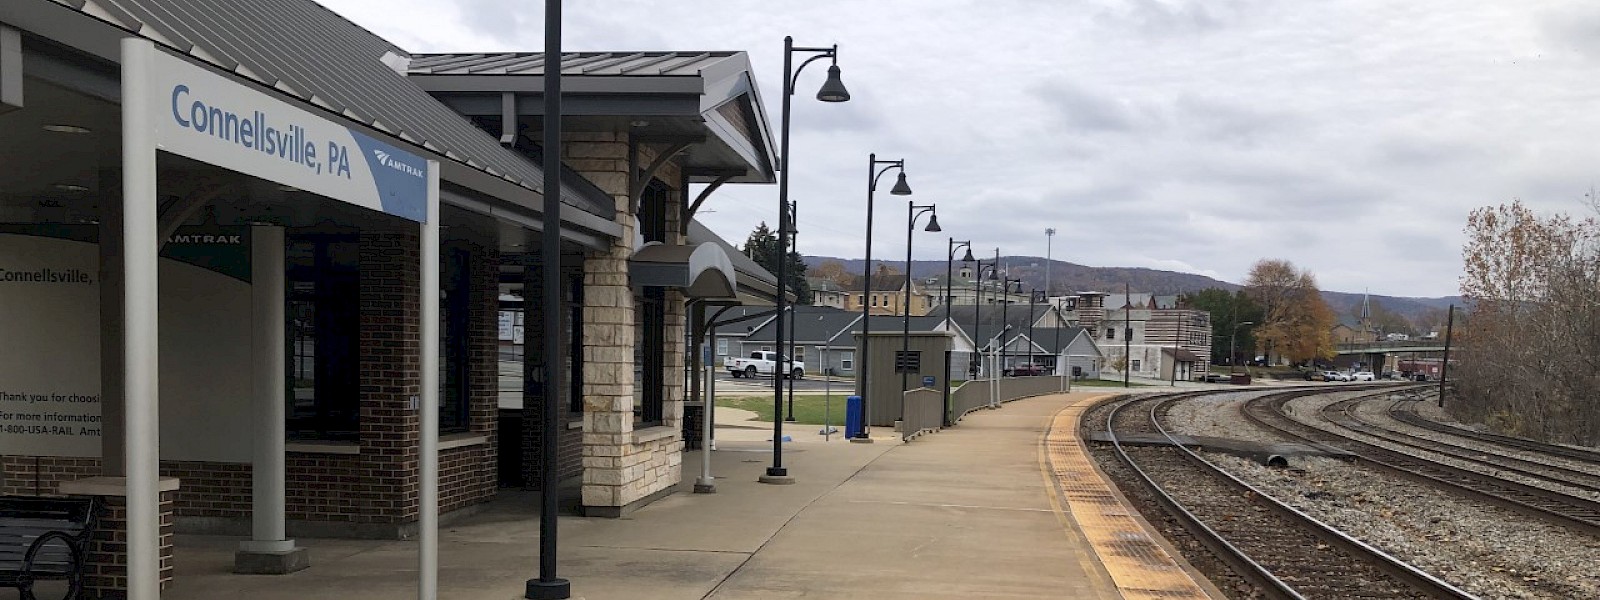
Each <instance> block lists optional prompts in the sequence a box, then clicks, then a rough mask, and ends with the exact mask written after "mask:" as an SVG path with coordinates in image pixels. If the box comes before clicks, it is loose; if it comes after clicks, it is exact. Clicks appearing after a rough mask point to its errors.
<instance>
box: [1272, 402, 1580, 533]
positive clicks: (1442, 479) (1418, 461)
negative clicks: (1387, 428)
mask: <svg viewBox="0 0 1600 600" xmlns="http://www.w3.org/2000/svg"><path fill="white" fill-rule="evenodd" d="M1290 399H1291V397H1288V396H1283V395H1275V396H1265V397H1262V398H1257V399H1254V400H1251V401H1249V402H1246V403H1245V404H1244V407H1243V410H1242V412H1243V413H1244V416H1245V418H1246V419H1248V420H1250V421H1251V422H1253V423H1255V424H1257V425H1259V426H1261V427H1265V428H1268V429H1271V430H1275V431H1278V432H1280V433H1282V434H1284V435H1287V436H1290V437H1292V438H1298V439H1302V440H1306V441H1310V442H1313V443H1319V444H1328V445H1331V446H1337V447H1339V448H1342V449H1344V450H1346V451H1348V452H1351V453H1353V454H1355V455H1356V457H1357V460H1360V461H1362V462H1364V463H1366V464H1369V465H1373V466H1375V467H1378V468H1381V469H1384V470H1386V471H1389V472H1391V473H1394V474H1396V475H1400V476H1402V477H1406V478H1409V479H1412V480H1416V481H1421V482H1423V483H1428V484H1431V485H1437V486H1441V487H1444V488H1448V489H1451V490H1455V491H1456V492H1457V493H1460V494H1463V495H1465V496H1467V497H1469V498H1472V499H1476V500H1481V501H1485V502H1488V503H1491V504H1495V505H1499V506H1503V507H1505V508H1508V509H1511V510H1514V511H1517V512H1520V513H1522V514H1525V515H1528V516H1532V517H1535V518H1539V519H1543V520H1546V521H1549V522H1551V523H1554V524H1557V525H1561V526H1566V527H1572V528H1575V529H1577V530H1579V531H1580V532H1582V533H1584V534H1587V535H1595V536H1600V502H1595V501H1592V500H1589V499H1586V498H1579V497H1577V496H1572V495H1570V494H1563V493H1561V492H1556V491H1552V490H1547V489H1544V488H1540V487H1535V486H1531V485H1527V484H1524V483H1518V482H1515V481H1509V480H1506V479H1502V478H1499V477H1496V476H1494V475H1490V474H1487V473H1480V472H1478V471H1473V470H1470V469H1463V468H1461V467H1456V466H1453V465H1449V464H1445V463H1442V462H1438V461H1434V460H1429V459H1427V458H1423V457H1419V456H1415V455H1412V454H1407V453H1405V452H1400V451H1398V450H1393V449H1390V448H1386V447H1383V446H1380V445H1377V444H1372V443H1369V442H1366V441H1362V440H1358V439H1355V438H1353V437H1350V436H1347V435H1341V434H1339V433H1336V432H1332V431H1327V430H1323V429H1320V428H1317V427H1313V426H1311V425H1307V424H1305V423H1301V422H1299V421H1296V420H1295V419H1293V418H1291V417H1289V416H1288V415H1286V414H1284V410H1283V405H1284V404H1285V403H1287V402H1288V401H1289V400H1290Z"/></svg>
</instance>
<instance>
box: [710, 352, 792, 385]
mask: <svg viewBox="0 0 1600 600" xmlns="http://www.w3.org/2000/svg"><path fill="white" fill-rule="evenodd" d="M777 361H778V353H777V352H768V351H765V350H758V351H755V352H751V353H750V358H740V357H737V356H730V357H728V358H727V359H725V360H723V361H722V366H723V368H725V369H727V370H728V372H729V373H733V376H734V377H755V376H757V375H764V376H767V377H771V376H772V373H773V367H774V366H776V365H777ZM783 362H784V366H786V367H788V369H787V370H788V372H789V378H790V379H800V378H802V377H805V375H806V363H804V362H795V361H794V360H792V359H789V358H784V359H783Z"/></svg>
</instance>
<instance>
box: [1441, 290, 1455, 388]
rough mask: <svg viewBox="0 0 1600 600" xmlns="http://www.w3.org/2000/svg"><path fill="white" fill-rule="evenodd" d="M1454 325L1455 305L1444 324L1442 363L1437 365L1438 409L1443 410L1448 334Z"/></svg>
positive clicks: (1448, 348)
mask: <svg viewBox="0 0 1600 600" xmlns="http://www.w3.org/2000/svg"><path fill="white" fill-rule="evenodd" d="M1455 325H1456V305H1454V304H1451V305H1450V312H1449V316H1448V317H1446V318H1445V322H1444V362H1442V363H1440V364H1439V408H1444V377H1445V375H1446V374H1448V373H1449V372H1450V334H1451V333H1452V330H1453V329H1455Z"/></svg>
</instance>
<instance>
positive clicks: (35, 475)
mask: <svg viewBox="0 0 1600 600" xmlns="http://www.w3.org/2000/svg"><path fill="white" fill-rule="evenodd" d="M0 473H3V475H4V477H3V479H4V480H5V483H4V484H3V485H0V494H5V495H7V496H58V495H60V494H58V493H56V489H58V487H59V486H60V485H61V482H63V481H77V480H79V479H84V478H86V477H96V476H99V475H100V459H98V458H68V457H61V456H15V455H13V456H0Z"/></svg>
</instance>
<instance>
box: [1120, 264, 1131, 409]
mask: <svg viewBox="0 0 1600 600" xmlns="http://www.w3.org/2000/svg"><path fill="white" fill-rule="evenodd" d="M1132 296H1133V292H1132V291H1130V290H1129V288H1128V284H1126V283H1124V284H1122V387H1125V388H1126V387H1133V385H1132V383H1131V381H1132V380H1131V379H1129V375H1130V374H1131V372H1132V371H1133V325H1132V324H1131V323H1130V322H1129V319H1130V318H1132V317H1133V302H1130V301H1129V298H1131V297H1132Z"/></svg>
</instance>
